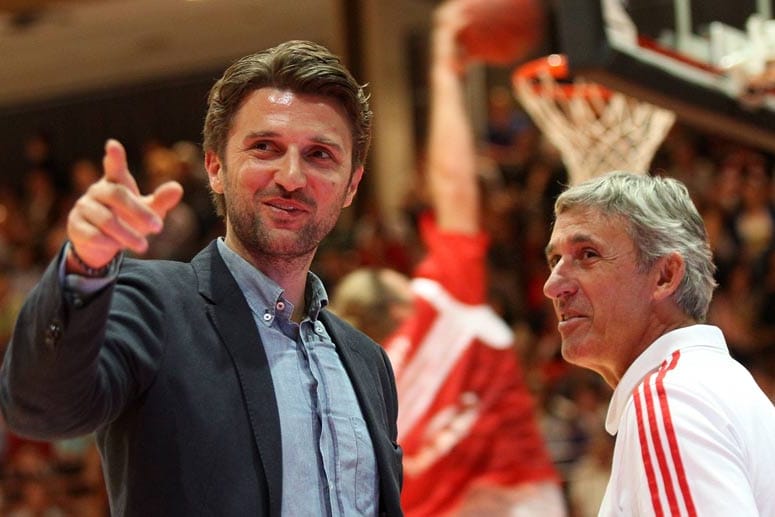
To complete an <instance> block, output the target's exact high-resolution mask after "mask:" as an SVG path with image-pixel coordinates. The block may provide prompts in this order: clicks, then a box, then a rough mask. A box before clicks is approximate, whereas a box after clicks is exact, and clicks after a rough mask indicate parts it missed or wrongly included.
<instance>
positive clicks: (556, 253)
mask: <svg viewBox="0 0 775 517" xmlns="http://www.w3.org/2000/svg"><path fill="white" fill-rule="evenodd" d="M546 256H547V260H548V263H549V267H550V270H551V271H550V274H549V278H548V279H547V280H546V283H545V284H544V294H545V295H546V296H547V297H548V298H550V299H551V300H552V304H553V306H554V310H555V313H556V315H557V319H558V325H557V329H558V330H559V332H560V336H561V337H562V355H563V357H564V358H565V360H567V361H568V362H570V363H573V364H576V365H579V366H582V367H585V368H589V369H591V370H594V371H596V372H598V373H599V374H600V375H602V376H603V378H604V379H605V380H606V382H608V384H609V385H612V386H615V385H616V384H617V383H618V381H619V379H620V378H621V376H622V375H623V374H624V372H625V370H626V369H627V367H628V366H629V364H630V363H631V362H632V361H633V360H634V359H635V358H636V357H637V355H638V354H640V352H641V351H642V350H644V349H645V348H646V347H647V346H648V345H649V344H650V343H651V341H652V340H653V337H654V336H653V332H651V331H650V324H651V320H652V313H653V311H654V309H653V307H652V306H651V303H652V301H651V300H652V293H653V285H654V275H653V274H652V273H650V272H641V271H640V270H639V266H638V262H637V258H638V255H637V252H636V248H635V245H634V243H633V242H632V239H631V238H630V236H629V235H628V234H627V231H626V223H625V221H624V220H623V219H621V218H618V217H607V216H605V215H604V214H602V213H601V212H599V211H598V210H591V209H581V208H573V209H570V210H567V211H565V212H562V213H561V214H559V215H558V216H557V218H556V221H555V225H554V229H553V230H552V235H551V237H550V240H549V245H548V246H547V248H546Z"/></svg>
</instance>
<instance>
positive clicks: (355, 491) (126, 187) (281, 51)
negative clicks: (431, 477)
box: [0, 41, 401, 516]
mask: <svg viewBox="0 0 775 517" xmlns="http://www.w3.org/2000/svg"><path fill="white" fill-rule="evenodd" d="M371 115H372V114H371V111H370V109H369V105H368V102H367V96H366V94H365V92H364V91H363V88H362V86H360V85H359V84H358V83H357V82H355V80H354V79H353V77H352V76H351V74H350V73H349V71H347V70H346V69H345V68H344V66H343V65H342V64H341V62H340V61H339V59H338V58H337V57H336V56H334V55H332V54H331V53H330V52H329V51H328V50H327V49H326V48H324V47H322V46H319V45H317V44H313V43H310V42H302V41H292V42H288V43H284V44H281V45H278V46H277V47H275V48H272V49H269V50H266V51H263V52H259V53H256V54H252V55H249V56H246V57H244V58H242V59H240V60H238V61H236V62H235V63H234V64H233V65H232V66H230V67H229V68H228V69H227V70H226V72H225V73H224V75H223V77H221V79H220V80H218V81H217V82H216V84H215V85H214V86H213V88H212V90H211V92H210V96H209V107H208V112H207V116H206V119H205V127H204V150H205V166H206V168H207V171H208V175H209V183H210V188H211V191H212V195H213V199H214V202H215V205H216V208H217V210H218V212H219V214H221V215H222V216H223V217H224V221H225V227H226V235H225V237H223V238H219V239H216V240H215V241H213V242H212V243H211V244H210V245H208V246H207V247H206V248H205V249H204V250H202V251H201V252H200V253H199V254H198V255H197V256H196V257H195V258H194V259H193V260H192V261H191V262H190V263H182V262H170V261H158V260H137V259H130V258H126V259H122V252H123V250H131V251H134V252H138V253H142V252H143V251H144V250H145V249H146V248H147V245H148V243H147V236H148V235H150V234H153V233H156V232H158V231H159V230H160V229H161V227H162V221H163V219H164V216H165V214H166V213H167V212H168V211H169V210H170V209H171V208H172V207H174V206H175V205H176V203H177V202H178V201H179V200H180V197H181V194H182V189H181V187H180V185H178V184H176V183H166V184H163V185H161V186H159V187H158V188H157V189H156V190H155V191H154V192H152V193H150V194H149V195H142V194H141V193H140V192H139V189H138V187H137V184H136V183H135V180H134V179H133V178H132V176H131V174H130V172H129V170H128V166H127V159H126V154H125V152H124V149H123V147H122V146H121V144H120V143H118V142H117V141H115V140H109V141H108V142H107V144H106V146H105V158H104V162H103V165H104V176H103V177H102V178H101V179H100V180H99V181H98V182H97V183H95V184H94V185H93V186H92V187H91V188H90V189H89V190H88V191H87V192H86V193H85V194H84V195H83V197H81V198H80V199H79V200H78V201H77V203H76V204H75V206H74V207H73V209H72V211H71V212H70V215H69V218H68V226H67V235H68V242H67V244H66V245H65V246H64V247H63V249H62V251H61V253H60V254H59V257H58V258H57V259H56V260H55V261H54V262H53V263H52V264H51V265H50V266H49V268H48V270H47V271H46V272H45V274H44V276H43V278H42V279H41V282H40V284H39V285H38V286H37V287H36V289H35V290H34V291H33V292H32V293H31V294H30V296H29V298H28V300H27V301H26V304H25V306H24V308H23V310H22V312H21V314H20V317H19V320H18V322H17V326H16V330H15V335H14V338H13V340H12V343H11V345H10V349H9V352H8V354H7V355H6V358H5V361H4V364H3V368H2V373H1V375H2V377H1V378H0V382H2V385H1V386H0V400H1V402H2V409H3V412H4V414H5V417H6V419H7V421H8V424H9V426H10V427H11V428H12V429H14V430H15V431H16V432H18V433H21V434H24V435H25V436H28V437H32V438H39V439H53V438H61V437H66V436H73V435H81V434H85V433H90V432H93V431H96V433H97V440H98V443H99V445H100V449H101V453H102V457H103V459H104V467H105V477H106V482H107V486H108V491H109V495H110V503H111V512H112V513H113V514H115V515H143V516H149V515H164V516H171V515H181V516H182V515H185V516H190V515H220V516H228V515H240V516H241V515H280V514H281V513H282V514H283V515H294V516H304V515H309V516H319V515H378V514H379V515H401V509H400V506H399V492H400V484H401V450H400V448H399V447H398V446H397V444H396V418H397V401H396V390H395V382H394V378H393V372H392V368H391V365H390V362H389V360H388V358H387V356H386V355H385V353H384V352H383V351H382V349H381V348H380V347H379V346H378V345H376V344H375V343H374V342H372V341H371V340H370V339H368V338H367V337H366V336H365V335H363V334H362V333H360V332H358V331H356V330H355V329H353V328H352V327H350V326H349V325H347V324H346V323H344V322H343V321H342V320H340V319H338V318H337V317H335V316H333V315H332V314H330V313H329V312H328V311H327V310H326V309H325V306H326V304H327V296H326V292H325V289H324V288H323V285H322V283H321V282H320V280H319V279H318V278H317V277H316V276H315V275H314V274H313V273H311V272H310V271H309V266H310V263H311V261H312V259H313V256H314V254H315V251H316V249H317V247H318V245H319V243H320V241H321V240H322V239H323V237H324V236H325V235H326V234H327V233H328V232H329V231H330V230H331V229H332V228H333V227H334V225H335V224H336V221H337V218H338V216H339V213H340V211H341V210H342V208H344V207H346V206H348V205H349V204H350V203H351V202H352V200H353V197H354V195H355V192H356V190H357V187H358V184H359V182H360V180H361V177H362V175H363V170H364V165H363V164H364V160H365V157H366V154H367V150H368V146H369V142H370V132H371Z"/></svg>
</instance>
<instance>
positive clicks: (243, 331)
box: [191, 241, 282, 515]
mask: <svg viewBox="0 0 775 517" xmlns="http://www.w3.org/2000/svg"><path fill="white" fill-rule="evenodd" d="M191 264H192V266H193V268H194V271H195V272H196V275H197V281H198V284H199V285H198V289H199V293H200V294H201V295H202V296H203V297H204V298H205V299H206V300H207V301H208V302H209V305H208V307H207V314H208V318H209V319H210V321H211V322H212V324H213V326H214V327H215V329H216V332H217V333H218V335H219V336H220V337H221V340H222V342H223V344H224V346H225V347H226V349H227V350H228V352H229V355H230V356H231V358H232V361H233V363H234V369H235V372H236V374H237V378H238V380H239V383H240V386H241V388H242V392H241V396H242V402H243V403H244V404H245V408H246V410H247V413H248V417H249V420H250V425H251V426H252V430H253V437H254V438H255V441H256V446H257V448H258V453H259V456H260V458H261V463H262V464H263V467H264V472H265V475H266V479H267V484H268V486H269V508H270V513H271V514H272V515H279V514H280V502H281V499H282V493H281V490H282V455H281V450H282V448H281V445H280V443H281V442H280V440H281V437H280V434H281V433H280V417H279V412H278V410H277V399H276V397H275V392H274V385H273V384H272V376H271V374H270V372H269V362H268V360H267V357H266V353H265V352H264V349H263V347H261V346H256V343H260V342H261V339H260V337H259V334H258V330H257V329H256V328H255V325H254V323H253V315H252V314H251V312H250V308H249V307H248V304H247V302H246V301H245V297H244V296H243V294H242V291H240V288H239V286H238V285H237V282H236V281H235V280H234V277H232V275H231V273H230V272H229V270H228V268H227V267H226V264H225V263H224V262H223V259H222V258H221V255H220V253H219V252H218V247H217V245H216V242H215V241H213V242H211V243H210V244H209V245H208V246H207V247H206V248H205V249H203V250H202V251H201V252H200V253H199V254H198V255H197V256H196V257H194V259H193V260H192V261H191Z"/></svg>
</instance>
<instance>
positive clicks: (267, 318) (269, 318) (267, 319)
mask: <svg viewBox="0 0 775 517" xmlns="http://www.w3.org/2000/svg"><path fill="white" fill-rule="evenodd" d="M271 319H272V315H271V314H269V313H268V312H267V313H265V314H264V321H271Z"/></svg>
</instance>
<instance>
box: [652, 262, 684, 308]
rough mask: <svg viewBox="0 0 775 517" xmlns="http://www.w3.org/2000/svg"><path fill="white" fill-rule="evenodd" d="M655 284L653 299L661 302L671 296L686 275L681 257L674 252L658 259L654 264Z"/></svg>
mask: <svg viewBox="0 0 775 517" xmlns="http://www.w3.org/2000/svg"><path fill="white" fill-rule="evenodd" d="M656 274H657V283H656V289H655V291H654V297H655V299H657V300H662V299H665V298H668V297H670V296H672V295H673V293H675V292H676V291H677V290H678V286H679V285H681V281H682V280H683V278H684V276H685V275H686V263H685V262H684V258H683V256H682V255H681V254H680V253H678V252H677V251H674V252H672V253H669V254H667V255H665V256H664V257H662V258H660V259H659V260H658V261H657V264H656Z"/></svg>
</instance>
